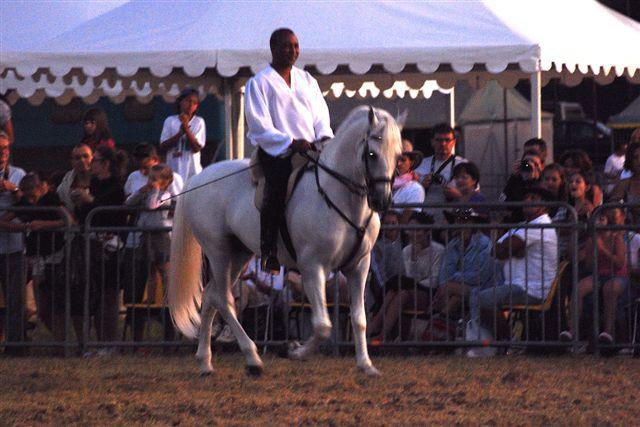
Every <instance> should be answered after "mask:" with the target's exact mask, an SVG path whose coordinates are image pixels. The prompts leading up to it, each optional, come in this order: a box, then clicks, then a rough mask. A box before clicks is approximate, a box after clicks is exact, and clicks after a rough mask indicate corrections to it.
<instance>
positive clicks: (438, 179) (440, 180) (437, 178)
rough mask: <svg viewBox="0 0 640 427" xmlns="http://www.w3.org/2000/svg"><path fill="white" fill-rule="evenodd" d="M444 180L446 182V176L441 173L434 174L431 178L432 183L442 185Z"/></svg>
mask: <svg viewBox="0 0 640 427" xmlns="http://www.w3.org/2000/svg"><path fill="white" fill-rule="evenodd" d="M443 182H444V177H443V176H442V175H440V174H437V175H433V178H431V183H432V184H437V185H442V183H443Z"/></svg>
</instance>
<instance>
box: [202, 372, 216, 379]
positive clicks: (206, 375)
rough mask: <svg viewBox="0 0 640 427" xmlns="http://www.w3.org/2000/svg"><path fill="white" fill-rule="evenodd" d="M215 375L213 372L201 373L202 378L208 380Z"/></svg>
mask: <svg viewBox="0 0 640 427" xmlns="http://www.w3.org/2000/svg"><path fill="white" fill-rule="evenodd" d="M212 375H213V371H202V372H200V378H207V377H210V376H212Z"/></svg>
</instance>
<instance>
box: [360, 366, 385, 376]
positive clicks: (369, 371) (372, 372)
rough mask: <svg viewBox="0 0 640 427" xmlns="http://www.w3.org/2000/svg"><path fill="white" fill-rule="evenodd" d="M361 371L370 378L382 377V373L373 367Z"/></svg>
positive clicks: (365, 367) (366, 367)
mask: <svg viewBox="0 0 640 427" xmlns="http://www.w3.org/2000/svg"><path fill="white" fill-rule="evenodd" d="M360 370H361V371H362V372H363V373H364V374H365V375H366V376H368V377H370V378H379V377H381V376H382V373H381V372H380V371H378V370H377V369H376V367H375V366H373V365H369V366H364V367H361V368H360Z"/></svg>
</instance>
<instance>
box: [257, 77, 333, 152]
mask: <svg viewBox="0 0 640 427" xmlns="http://www.w3.org/2000/svg"><path fill="white" fill-rule="evenodd" d="M245 116H246V119H247V128H248V131H247V137H248V138H249V140H250V141H251V143H252V144H253V145H254V146H259V147H261V148H262V149H263V150H264V151H266V152H267V153H268V154H269V155H271V156H274V157H276V156H280V155H283V154H287V153H286V152H287V150H288V148H289V146H290V145H291V142H292V141H293V140H294V139H304V140H306V141H309V142H314V141H317V140H320V139H322V138H324V137H330V138H331V137H333V131H332V130H331V126H330V121H329V108H328V107H327V103H326V102H325V100H324V97H323V96H322V92H321V91H320V87H319V86H318V82H317V81H316V79H314V78H313V77H312V76H311V74H309V73H308V72H306V71H304V70H301V69H299V68H296V67H293V68H292V69H291V87H289V86H288V85H287V83H286V82H285V81H284V79H283V78H282V76H281V75H280V74H278V72H277V71H276V70H274V69H273V68H272V67H271V66H268V67H267V68H265V69H264V70H262V71H260V72H259V73H258V74H256V75H255V76H254V77H253V78H252V79H251V80H249V81H248V82H247V85H246V89H245Z"/></svg>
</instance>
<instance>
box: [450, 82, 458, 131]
mask: <svg viewBox="0 0 640 427" xmlns="http://www.w3.org/2000/svg"><path fill="white" fill-rule="evenodd" d="M449 126H451V127H452V128H454V129H455V127H456V87H455V85H454V86H453V87H452V88H451V92H449Z"/></svg>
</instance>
